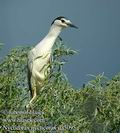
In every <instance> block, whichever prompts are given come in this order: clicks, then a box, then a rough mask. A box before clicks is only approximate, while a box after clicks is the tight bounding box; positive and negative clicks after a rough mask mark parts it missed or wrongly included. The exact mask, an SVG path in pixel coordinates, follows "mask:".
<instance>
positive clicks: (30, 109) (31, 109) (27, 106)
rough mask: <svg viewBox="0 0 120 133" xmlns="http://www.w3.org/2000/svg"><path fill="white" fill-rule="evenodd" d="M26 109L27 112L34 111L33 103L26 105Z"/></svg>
mask: <svg viewBox="0 0 120 133" xmlns="http://www.w3.org/2000/svg"><path fill="white" fill-rule="evenodd" d="M25 109H26V110H27V112H31V111H33V107H32V104H31V103H29V104H27V105H26V106H25Z"/></svg>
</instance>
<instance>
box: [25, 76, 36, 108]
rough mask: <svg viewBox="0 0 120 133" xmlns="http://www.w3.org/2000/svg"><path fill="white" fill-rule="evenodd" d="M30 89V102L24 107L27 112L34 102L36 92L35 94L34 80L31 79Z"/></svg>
mask: <svg viewBox="0 0 120 133" xmlns="http://www.w3.org/2000/svg"><path fill="white" fill-rule="evenodd" d="M32 81H33V82H32V88H31V92H32V93H31V100H30V101H29V103H28V104H27V105H26V108H27V110H32V103H33V101H34V100H35V98H36V96H37V92H36V87H37V86H36V83H35V80H34V79H33V78H32Z"/></svg>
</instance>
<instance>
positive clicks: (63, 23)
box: [51, 16, 78, 29]
mask: <svg viewBox="0 0 120 133" xmlns="http://www.w3.org/2000/svg"><path fill="white" fill-rule="evenodd" d="M51 25H55V26H58V27H61V28H67V27H73V28H77V29H78V27H77V26H75V25H74V24H72V22H71V21H70V20H69V19H67V18H65V17H63V16H60V17H57V18H56V19H54V21H53V22H52V24H51Z"/></svg>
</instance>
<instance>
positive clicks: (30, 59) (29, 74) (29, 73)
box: [27, 51, 33, 97]
mask: <svg viewBox="0 0 120 133" xmlns="http://www.w3.org/2000/svg"><path fill="white" fill-rule="evenodd" d="M32 62H33V55H32V52H31V51H30V52H29V53H28V60H27V78H28V86H29V90H30V94H31V97H32V96H33V93H32V83H31V77H32V65H33V63H32Z"/></svg>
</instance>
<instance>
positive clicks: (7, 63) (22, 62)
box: [0, 40, 120, 133]
mask: <svg viewBox="0 0 120 133" xmlns="http://www.w3.org/2000/svg"><path fill="white" fill-rule="evenodd" d="M30 49H31V48H30V47H18V48H16V49H13V50H12V51H11V52H10V54H8V55H7V56H6V57H5V59H3V61H2V62H1V64H0V119H1V122H0V125H3V126H2V127H0V130H1V132H7V130H8V127H14V128H15V127H17V130H18V132H19V129H20V128H26V129H24V130H25V131H24V130H23V129H21V130H20V133H29V132H32V133H33V132H35V133H39V132H40V133H42V132H43V133H46V132H54V133H56V132H60V133H62V132H64V133H118V132H119V128H120V74H118V75H116V76H115V77H114V78H113V79H112V80H109V81H108V80H107V79H106V78H105V77H104V75H103V74H100V75H98V76H94V79H93V80H92V81H90V82H88V84H86V85H85V86H84V87H83V88H80V89H78V90H75V89H74V88H73V87H72V86H71V85H70V84H69V81H68V79H67V77H66V76H65V74H64V73H63V71H62V69H63V66H64V64H65V62H66V56H69V55H73V54H74V53H75V51H73V50H71V49H68V48H66V47H65V46H64V44H63V42H62V41H60V40H58V41H57V42H56V45H55V47H54V51H53V61H52V63H51V64H50V67H51V68H52V69H51V73H50V74H49V75H48V77H47V78H46V80H45V81H44V83H43V86H42V88H40V90H39V96H38V98H37V100H36V102H35V103H34V104H33V108H34V111H32V112H27V113H26V109H25V105H26V104H27V103H28V101H29V100H30V94H29V90H28V85H27V74H26V73H27V67H26V64H27V52H28V51H29V50H30ZM20 111H21V112H20ZM35 112H36V113H38V114H34V113H35ZM40 112H41V113H40ZM20 120H21V121H20ZM27 120H29V122H28V121H27ZM38 120H39V122H38ZM6 127H7V128H6ZM33 127H39V128H40V129H41V131H38V130H35V129H33V130H31V131H30V128H33ZM14 130H15V129H13V130H12V131H9V130H8V132H10V133H11V132H12V133H16V132H17V130H15V131H14Z"/></svg>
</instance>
